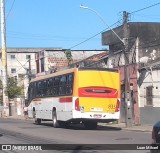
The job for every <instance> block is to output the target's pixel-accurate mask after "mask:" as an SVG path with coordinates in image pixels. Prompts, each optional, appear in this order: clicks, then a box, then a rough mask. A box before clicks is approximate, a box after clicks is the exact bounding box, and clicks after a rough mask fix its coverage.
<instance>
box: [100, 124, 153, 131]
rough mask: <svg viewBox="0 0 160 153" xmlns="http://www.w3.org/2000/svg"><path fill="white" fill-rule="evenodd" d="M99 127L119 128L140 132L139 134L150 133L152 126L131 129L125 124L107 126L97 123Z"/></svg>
mask: <svg viewBox="0 0 160 153" xmlns="http://www.w3.org/2000/svg"><path fill="white" fill-rule="evenodd" d="M99 125H101V126H107V127H114V128H121V129H122V130H131V131H141V132H152V127H153V125H145V124H143V125H133V126H131V127H127V126H126V124H125V123H118V124H107V123H99Z"/></svg>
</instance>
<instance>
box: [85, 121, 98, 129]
mask: <svg viewBox="0 0 160 153" xmlns="http://www.w3.org/2000/svg"><path fill="white" fill-rule="evenodd" d="M83 124H84V127H85V128H86V129H88V130H94V129H96V128H97V122H93V121H86V122H84V123H83Z"/></svg>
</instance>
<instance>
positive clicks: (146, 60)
mask: <svg viewBox="0 0 160 153" xmlns="http://www.w3.org/2000/svg"><path fill="white" fill-rule="evenodd" d="M148 59H149V57H147V56H144V57H142V58H140V59H139V63H143V64H146V63H147V62H148Z"/></svg>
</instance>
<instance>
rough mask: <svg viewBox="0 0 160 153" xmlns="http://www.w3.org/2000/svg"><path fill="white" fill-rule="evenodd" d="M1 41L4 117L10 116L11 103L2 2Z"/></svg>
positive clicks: (2, 3) (2, 1)
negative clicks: (8, 87)
mask: <svg viewBox="0 0 160 153" xmlns="http://www.w3.org/2000/svg"><path fill="white" fill-rule="evenodd" d="M1 40H2V49H1V51H2V76H3V77H2V84H3V106H4V109H3V115H4V116H9V102H8V94H7V52H6V25H5V4H4V0H1Z"/></svg>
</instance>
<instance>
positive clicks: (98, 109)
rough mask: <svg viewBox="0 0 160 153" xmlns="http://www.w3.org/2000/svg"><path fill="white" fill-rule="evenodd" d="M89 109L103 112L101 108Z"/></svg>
mask: <svg viewBox="0 0 160 153" xmlns="http://www.w3.org/2000/svg"><path fill="white" fill-rule="evenodd" d="M91 111H94V112H103V108H91Z"/></svg>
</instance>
